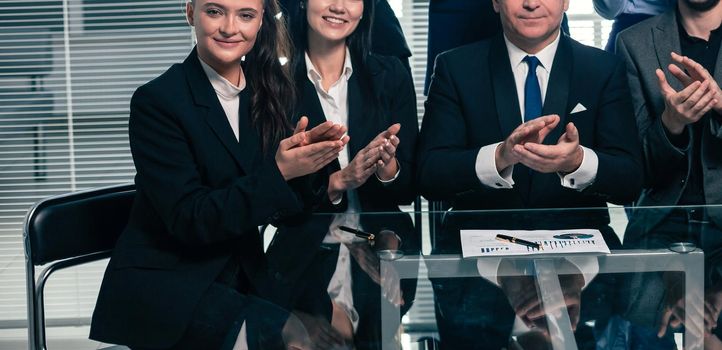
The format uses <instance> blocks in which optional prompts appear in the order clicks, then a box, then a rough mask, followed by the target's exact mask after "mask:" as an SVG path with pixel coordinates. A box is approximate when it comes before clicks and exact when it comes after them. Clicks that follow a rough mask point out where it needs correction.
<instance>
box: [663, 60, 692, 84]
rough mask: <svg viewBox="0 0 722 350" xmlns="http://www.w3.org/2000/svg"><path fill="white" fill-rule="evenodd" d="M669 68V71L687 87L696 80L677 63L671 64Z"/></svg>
mask: <svg viewBox="0 0 722 350" xmlns="http://www.w3.org/2000/svg"><path fill="white" fill-rule="evenodd" d="M667 69H669V72H670V73H671V74H672V75H673V76H674V77H675V78H677V80H679V82H680V83H682V85H684V86H685V87H687V86H689V84H692V83H693V82H694V79H692V77H690V76H689V75H687V73H685V72H684V71H683V70H682V69H681V68H679V67H678V66H677V65H674V64H670V65H669V66H668V67H667Z"/></svg>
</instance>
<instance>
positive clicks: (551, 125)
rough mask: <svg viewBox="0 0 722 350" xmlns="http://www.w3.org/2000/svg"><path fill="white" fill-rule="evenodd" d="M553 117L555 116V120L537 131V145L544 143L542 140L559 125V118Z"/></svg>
mask: <svg viewBox="0 0 722 350" xmlns="http://www.w3.org/2000/svg"><path fill="white" fill-rule="evenodd" d="M553 116H556V117H557V118H554V120H553V121H552V122H551V123H549V124H547V125H546V126H544V128H542V129H541V130H540V131H539V138H538V139H537V143H542V142H544V139H546V137H547V135H548V134H549V133H550V132H552V130H554V129H555V128H556V127H557V125H558V124H559V121H560V120H561V119H560V118H559V116H557V115H556V114H554V115H553Z"/></svg>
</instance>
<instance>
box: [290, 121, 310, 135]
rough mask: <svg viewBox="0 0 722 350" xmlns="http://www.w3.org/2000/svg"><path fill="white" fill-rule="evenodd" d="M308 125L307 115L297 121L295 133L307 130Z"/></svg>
mask: <svg viewBox="0 0 722 350" xmlns="http://www.w3.org/2000/svg"><path fill="white" fill-rule="evenodd" d="M307 126H308V118H307V117H306V116H303V117H301V119H300V120H299V121H298V123H296V128H295V129H294V130H293V134H294V135H295V134H298V133H299V132H303V131H306V127H307Z"/></svg>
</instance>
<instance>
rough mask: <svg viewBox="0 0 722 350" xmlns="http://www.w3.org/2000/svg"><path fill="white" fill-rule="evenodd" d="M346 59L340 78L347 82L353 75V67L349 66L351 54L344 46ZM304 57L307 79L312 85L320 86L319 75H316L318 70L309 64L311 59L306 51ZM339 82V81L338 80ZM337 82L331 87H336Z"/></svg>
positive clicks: (311, 63)
mask: <svg viewBox="0 0 722 350" xmlns="http://www.w3.org/2000/svg"><path fill="white" fill-rule="evenodd" d="M345 56H346V57H345V58H344V61H343V74H341V76H342V77H343V78H344V79H345V80H346V81H348V80H349V79H350V78H351V74H353V66H352V65H351V52H350V51H349V49H348V46H346V55H345ZM304 57H305V59H306V74H307V75H308V79H310V80H311V82H313V83H314V84H316V83H319V84H318V85H319V86H320V82H321V74H320V73H318V70H317V69H316V67H314V65H313V62H311V58H310V57H308V51H306V52H305V54H304ZM339 80H340V79H339ZM337 83H338V82H335V83H333V84H332V85H331V86H334V85H336V84H337Z"/></svg>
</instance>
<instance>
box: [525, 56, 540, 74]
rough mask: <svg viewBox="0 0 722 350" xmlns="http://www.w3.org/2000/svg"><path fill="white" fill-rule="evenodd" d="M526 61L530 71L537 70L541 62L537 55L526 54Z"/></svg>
mask: <svg viewBox="0 0 722 350" xmlns="http://www.w3.org/2000/svg"><path fill="white" fill-rule="evenodd" d="M524 62H526V64H528V65H529V70H530V71H535V70H536V67H538V66H539V65H540V64H541V62H539V59H538V58H536V56H526V57H524Z"/></svg>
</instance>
